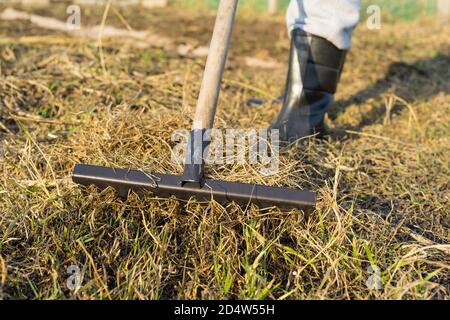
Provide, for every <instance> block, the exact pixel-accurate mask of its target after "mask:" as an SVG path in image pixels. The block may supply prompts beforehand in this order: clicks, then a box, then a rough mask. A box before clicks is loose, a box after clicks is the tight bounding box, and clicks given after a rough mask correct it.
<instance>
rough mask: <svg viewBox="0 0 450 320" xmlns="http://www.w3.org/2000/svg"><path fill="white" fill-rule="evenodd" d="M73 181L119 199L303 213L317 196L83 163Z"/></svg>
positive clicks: (286, 189)
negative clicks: (138, 196) (132, 195)
mask: <svg viewBox="0 0 450 320" xmlns="http://www.w3.org/2000/svg"><path fill="white" fill-rule="evenodd" d="M72 179H73V181H74V182H75V183H78V184H81V185H95V186H97V187H98V188H100V189H106V188H107V187H112V188H114V189H116V190H117V191H118V192H119V195H120V196H121V197H127V195H128V194H129V192H130V191H134V192H136V193H143V192H151V193H153V194H154V195H156V196H158V197H161V198H169V197H171V196H175V197H176V198H177V199H179V200H185V201H187V200H189V199H190V198H191V197H195V199H197V200H198V201H200V202H209V201H211V200H215V201H217V202H219V203H222V204H225V203H229V202H236V203H238V204H240V205H242V206H247V205H249V204H252V203H253V204H256V205H257V206H259V207H272V206H277V207H279V208H281V209H293V208H297V209H302V210H308V209H312V208H314V207H315V202H316V194H315V193H314V192H310V191H305V190H294V189H288V188H278V187H270V186H264V185H256V184H246V183H238V182H228V181H221V180H212V179H204V181H203V183H202V184H186V183H185V182H186V181H185V179H184V176H178V175H172V174H162V173H151V174H149V173H145V172H143V171H139V170H129V169H114V168H109V167H102V166H94V165H85V164H78V165H76V166H75V168H74V171H73V175H72Z"/></svg>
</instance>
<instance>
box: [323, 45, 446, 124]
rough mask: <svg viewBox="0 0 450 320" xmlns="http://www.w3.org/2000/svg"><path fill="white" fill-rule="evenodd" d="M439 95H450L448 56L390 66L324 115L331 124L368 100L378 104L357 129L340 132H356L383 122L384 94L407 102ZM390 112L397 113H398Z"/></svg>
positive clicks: (396, 63)
mask: <svg viewBox="0 0 450 320" xmlns="http://www.w3.org/2000/svg"><path fill="white" fill-rule="evenodd" d="M441 92H445V93H447V94H448V93H450V54H438V55H436V56H435V57H433V58H430V59H421V60H417V61H415V62H413V63H410V64H407V63H404V62H395V63H392V64H391V66H390V67H389V69H388V71H387V72H386V74H385V76H384V77H383V78H381V79H379V80H378V81H377V82H375V83H374V84H373V85H371V86H369V87H367V88H365V89H363V90H361V91H359V92H356V93H355V94H354V95H352V96H351V97H350V98H348V99H346V100H338V101H336V102H335V104H334V105H333V107H332V108H331V110H330V112H329V114H328V115H329V117H330V119H331V120H335V119H337V118H338V117H339V116H340V115H341V114H343V113H344V112H345V111H346V109H347V108H349V107H350V106H354V105H356V106H358V105H363V104H365V103H367V102H368V101H369V100H371V99H376V100H377V101H378V100H379V102H378V104H377V105H375V106H374V107H373V108H372V109H371V110H370V112H367V113H365V114H363V115H362V121H360V122H359V124H358V125H356V126H344V128H340V129H344V130H356V131H358V130H360V129H361V128H362V127H364V126H367V125H371V124H375V123H378V122H380V121H382V120H383V115H384V114H385V112H386V107H385V104H384V103H383V101H382V100H381V98H382V97H383V96H384V95H386V94H389V93H392V94H395V95H397V96H399V97H401V98H403V99H405V100H407V101H417V100H428V99H430V98H432V97H433V96H435V95H437V94H439V93H441ZM392 112H394V113H395V112H398V109H397V110H392Z"/></svg>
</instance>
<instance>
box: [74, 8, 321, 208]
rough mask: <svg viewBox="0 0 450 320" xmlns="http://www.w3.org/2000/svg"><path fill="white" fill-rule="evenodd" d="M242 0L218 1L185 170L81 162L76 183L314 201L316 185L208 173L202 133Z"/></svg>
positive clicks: (272, 202)
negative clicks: (305, 187)
mask: <svg viewBox="0 0 450 320" xmlns="http://www.w3.org/2000/svg"><path fill="white" fill-rule="evenodd" d="M237 2H238V0H221V1H220V4H219V8H218V11H217V16H216V22H215V25H214V31H213V35H212V39H211V44H210V48H209V54H208V58H207V61H206V66H205V70H204V74H203V79H202V83H201V88H200V93H199V97H198V101H197V106H196V111H195V116H194V123H193V127H192V130H191V131H190V135H189V140H188V146H187V150H186V161H185V164H184V173H183V175H181V176H179V175H172V174H163V173H146V172H143V171H140V170H131V169H117V168H110V167H102V166H96V165H86V164H77V165H76V166H75V168H74V170H73V174H72V179H73V181H74V182H75V183H78V184H80V185H85V186H87V185H95V186H97V187H98V188H100V189H106V188H108V187H112V188H114V189H116V190H117V191H118V193H119V195H120V196H121V197H125V198H126V197H127V196H128V194H129V192H130V191H134V192H136V193H144V192H151V193H153V194H154V195H156V196H158V197H161V198H169V197H171V196H175V197H176V198H177V199H179V200H183V201H188V200H189V199H191V197H194V198H195V199H196V200H197V201H200V202H209V201H212V200H214V201H216V202H218V203H221V204H225V203H229V202H235V203H238V204H239V205H244V206H245V205H249V204H255V205H257V206H259V207H272V206H277V207H279V208H281V209H293V208H297V209H302V210H308V209H312V208H314V207H315V202H316V194H315V193H314V192H311V191H307V190H296V189H288V188H280V187H271V186H265V185H258V184H245V183H237V182H229V181H221V180H214V179H208V178H206V177H205V171H204V167H205V161H204V157H203V155H204V151H205V150H206V148H207V146H208V144H207V143H206V142H205V141H204V139H203V136H204V134H205V132H206V131H207V130H208V129H210V128H212V126H213V123H214V117H215V113H216V109H217V102H218V97H219V92H220V84H221V80H222V75H223V70H224V67H225V62H226V57H227V53H228V47H229V43H230V37H231V31H232V29H233V24H234V20H235V16H236V8H237Z"/></svg>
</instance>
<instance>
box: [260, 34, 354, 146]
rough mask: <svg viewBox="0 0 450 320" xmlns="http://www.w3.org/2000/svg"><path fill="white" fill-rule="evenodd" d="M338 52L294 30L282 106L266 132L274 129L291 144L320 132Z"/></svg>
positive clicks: (339, 67) (340, 62) (336, 71)
mask: <svg viewBox="0 0 450 320" xmlns="http://www.w3.org/2000/svg"><path fill="white" fill-rule="evenodd" d="M345 55H346V51H345V50H340V49H338V48H337V47H335V46H334V45H333V44H332V43H331V42H329V41H327V40H326V39H324V38H321V37H317V36H314V35H311V34H308V33H306V32H305V31H303V30H301V29H294V30H293V31H292V33H291V50H290V57H289V71H288V75H287V80H286V87H285V94H284V99H283V106H282V108H281V111H280V113H279V115H278V118H277V119H276V120H275V122H274V123H273V124H271V126H270V127H269V129H278V130H279V133H280V141H282V142H292V141H294V140H297V139H300V138H302V137H305V136H308V135H311V134H314V133H319V134H322V133H323V131H324V123H323V120H324V116H325V113H326V112H327V110H328V109H329V107H330V105H331V104H332V102H333V95H334V93H335V92H336V87H337V84H338V81H339V78H340V75H341V71H342V67H343V65H344V61H345Z"/></svg>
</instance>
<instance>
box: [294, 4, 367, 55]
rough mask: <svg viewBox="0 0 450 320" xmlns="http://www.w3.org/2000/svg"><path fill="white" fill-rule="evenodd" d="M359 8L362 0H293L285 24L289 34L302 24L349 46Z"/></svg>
mask: <svg viewBox="0 0 450 320" xmlns="http://www.w3.org/2000/svg"><path fill="white" fill-rule="evenodd" d="M360 9H361V0H291V2H290V3H289V6H288V9H287V12H286V24H287V28H288V31H289V34H290V32H291V31H292V30H293V29H295V28H299V29H302V30H304V31H306V32H308V33H311V34H313V35H315V36H319V37H322V38H325V39H327V40H328V41H330V42H331V43H333V44H334V45H335V46H336V47H338V48H339V49H341V50H348V49H350V46H351V38H352V33H353V30H354V29H355V27H356V25H357V23H358V21H359V15H360Z"/></svg>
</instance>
